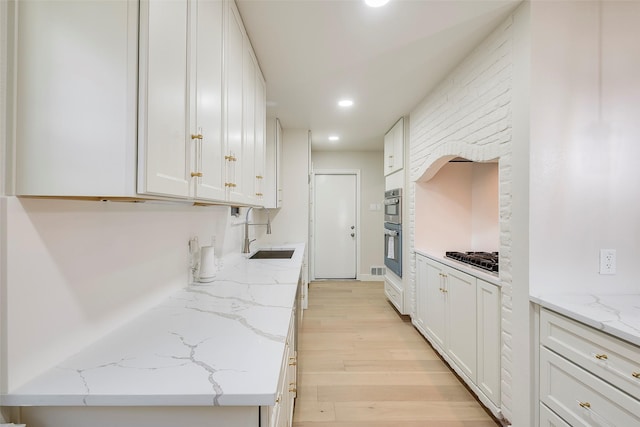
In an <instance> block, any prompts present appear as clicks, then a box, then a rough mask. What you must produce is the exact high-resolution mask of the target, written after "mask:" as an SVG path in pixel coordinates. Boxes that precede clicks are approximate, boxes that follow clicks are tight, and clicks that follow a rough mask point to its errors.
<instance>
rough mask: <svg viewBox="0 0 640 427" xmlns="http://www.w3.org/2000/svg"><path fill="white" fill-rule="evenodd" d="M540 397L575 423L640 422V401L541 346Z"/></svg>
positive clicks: (606, 426)
mask: <svg viewBox="0 0 640 427" xmlns="http://www.w3.org/2000/svg"><path fill="white" fill-rule="evenodd" d="M540 400H541V401H542V402H543V403H544V404H545V405H547V406H548V407H549V408H550V409H551V410H553V412H555V413H556V414H558V415H559V416H560V417H561V418H562V419H564V420H566V421H567V423H568V424H570V425H572V426H594V425H595V426H602V427H613V426H617V427H630V426H638V425H640V401H638V400H636V399H634V398H633V397H631V396H629V395H628V394H626V393H624V392H622V391H620V390H618V389H617V388H615V387H613V386H611V385H609V384H607V383H606V382H604V381H602V380H600V379H599V378H597V377H595V376H594V375H592V374H590V373H589V372H587V371H585V370H584V369H581V368H579V367H578V366H576V365H574V364H573V363H571V362H569V361H568V360H566V359H565V358H563V357H561V356H559V355H557V354H555V353H553V352H552V351H550V350H549V349H546V348H541V349H540Z"/></svg>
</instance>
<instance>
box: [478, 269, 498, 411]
mask: <svg viewBox="0 0 640 427" xmlns="http://www.w3.org/2000/svg"><path fill="white" fill-rule="evenodd" d="M476 293H477V315H478V322H477V336H478V377H477V380H476V384H477V385H478V387H479V388H480V390H482V392H483V393H484V394H485V395H486V396H487V397H488V398H489V399H491V401H492V402H493V403H495V404H496V405H498V406H499V405H500V288H499V287H497V286H495V285H492V284H490V283H487V282H485V281H484V280H480V279H478V280H477V287H476Z"/></svg>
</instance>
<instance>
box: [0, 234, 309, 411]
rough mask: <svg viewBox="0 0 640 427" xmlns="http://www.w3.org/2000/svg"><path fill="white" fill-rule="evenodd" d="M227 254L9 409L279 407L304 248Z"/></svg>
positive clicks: (14, 395)
mask: <svg viewBox="0 0 640 427" xmlns="http://www.w3.org/2000/svg"><path fill="white" fill-rule="evenodd" d="M278 247H279V248H282V247H288V248H295V253H294V255H293V257H292V258H291V259H286V260H282V259H261V260H249V259H247V256H246V255H241V254H235V255H230V256H227V257H225V258H224V259H223V260H222V264H223V265H222V266H221V268H220V271H218V273H217V276H216V279H215V280H214V281H213V282H211V283H205V284H193V285H190V286H188V287H186V288H184V289H182V290H179V291H177V292H175V293H173V294H172V295H171V296H170V297H168V298H167V299H166V300H165V301H164V302H162V303H161V304H159V305H158V306H156V307H155V308H153V309H151V310H149V311H148V312H146V313H144V314H142V315H141V316H139V317H138V318H136V319H135V320H134V321H132V322H130V323H128V324H127V325H125V326H124V327H122V328H119V329H118V330H116V331H114V332H113V333H111V334H109V335H107V336H106V337H104V338H103V339H100V340H99V341H98V342H96V343H95V344H93V345H91V346H89V347H88V348H86V349H85V350H83V351H82V352H80V353H79V354H77V355H75V356H73V357H71V358H69V359H67V360H66V361H64V362H63V363H61V364H60V365H58V366H55V367H53V368H52V369H50V370H49V371H48V372H46V373H44V374H42V375H40V376H38V377H36V378H35V379H34V380H32V381H30V382H29V383H27V384H25V385H24V386H22V387H19V388H18V389H16V390H13V391H12V392H11V393H9V394H6V395H4V396H3V399H2V400H3V405H7V406H24V405H37V406H85V405H86V406H154V405H167V406H169V405H176V406H202V405H205V406H211V405H221V406H254V405H274V404H275V399H276V392H277V388H278V379H279V374H280V367H281V363H282V358H283V356H284V350H285V340H286V336H287V332H288V329H289V323H290V321H291V315H292V310H293V307H294V305H295V296H296V290H297V283H298V277H299V274H300V269H301V266H302V261H303V255H304V244H292V245H279V246H278Z"/></svg>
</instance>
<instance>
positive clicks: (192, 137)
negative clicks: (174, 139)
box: [191, 133, 204, 139]
mask: <svg viewBox="0 0 640 427" xmlns="http://www.w3.org/2000/svg"><path fill="white" fill-rule="evenodd" d="M203 138H204V137H203V136H202V134H201V133H199V134H197V135H193V134H192V135H191V139H203Z"/></svg>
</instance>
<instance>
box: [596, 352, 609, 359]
mask: <svg viewBox="0 0 640 427" xmlns="http://www.w3.org/2000/svg"><path fill="white" fill-rule="evenodd" d="M608 358H609V356H607V355H606V354H604V353H603V354H596V359H599V360H607V359H608Z"/></svg>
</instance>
